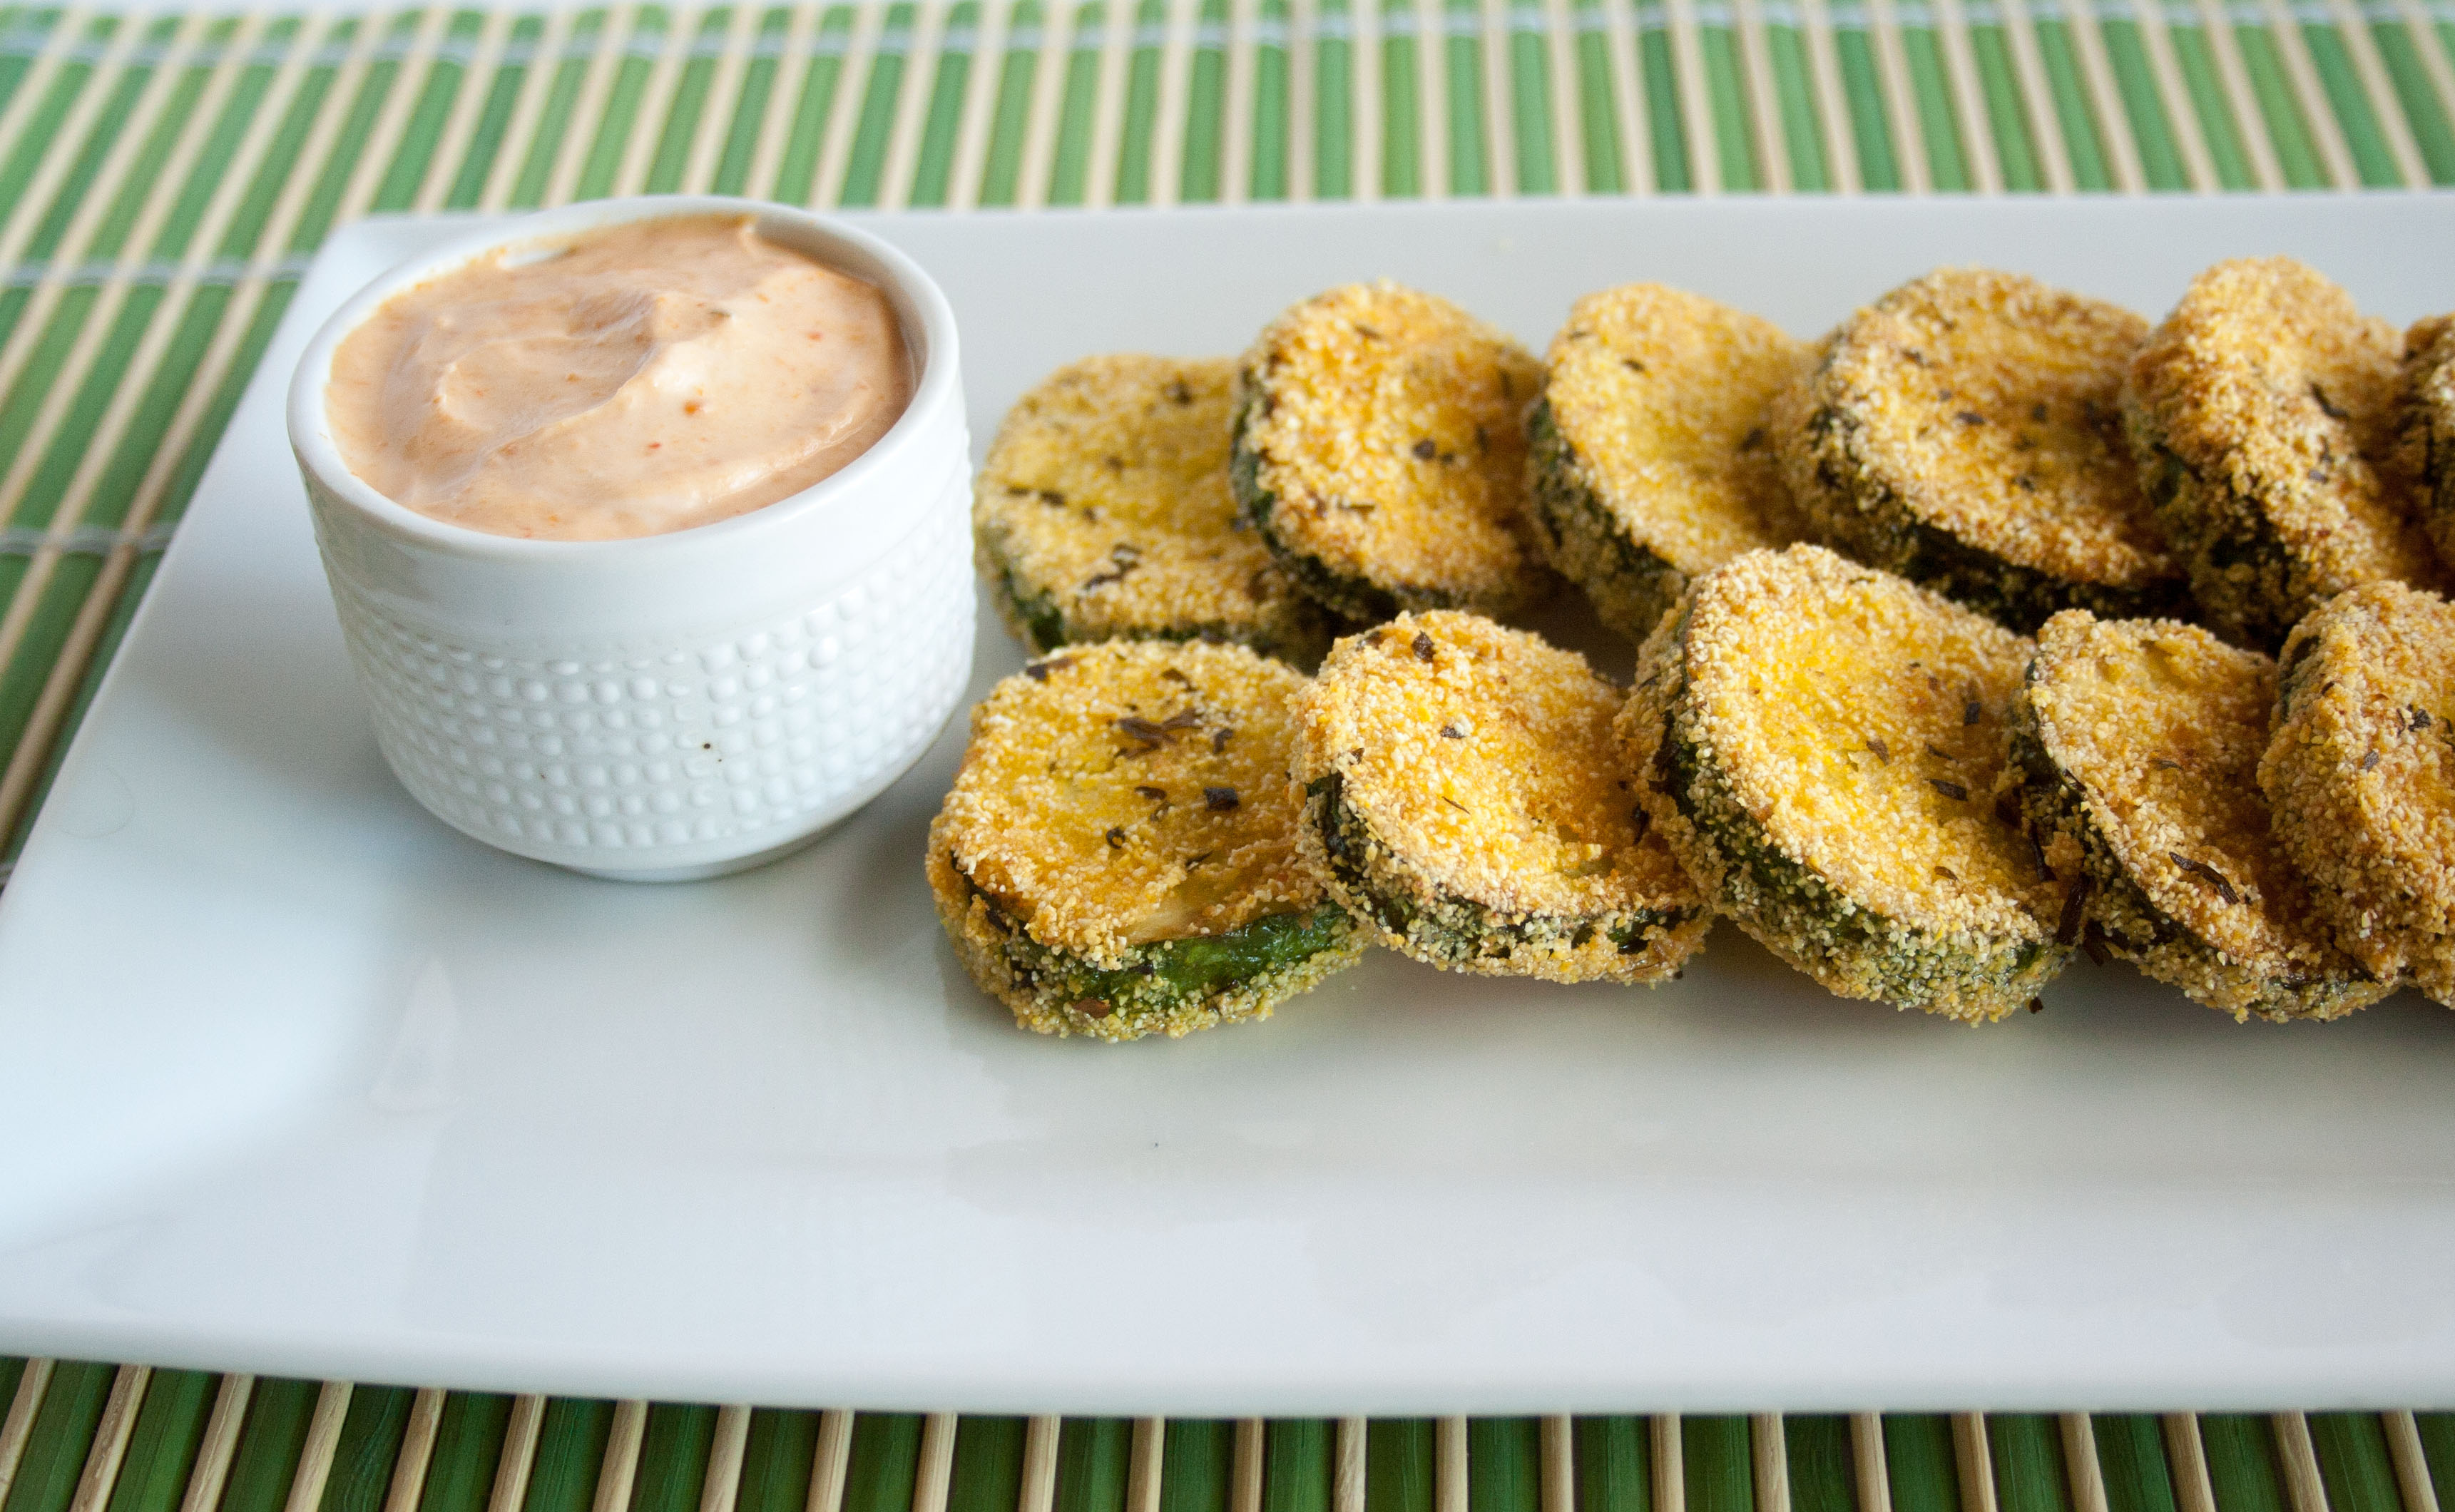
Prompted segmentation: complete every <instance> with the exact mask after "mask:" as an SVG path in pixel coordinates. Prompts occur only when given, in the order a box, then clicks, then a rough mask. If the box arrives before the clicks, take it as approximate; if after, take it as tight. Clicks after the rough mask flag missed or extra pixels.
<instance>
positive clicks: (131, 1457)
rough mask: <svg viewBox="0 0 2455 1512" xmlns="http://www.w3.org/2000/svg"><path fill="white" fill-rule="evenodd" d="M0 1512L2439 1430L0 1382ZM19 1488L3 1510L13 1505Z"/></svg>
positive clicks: (1159, 1502) (2260, 1482)
mask: <svg viewBox="0 0 2455 1512" xmlns="http://www.w3.org/2000/svg"><path fill="white" fill-rule="evenodd" d="M12 1393H13V1397H14V1401H13V1405H11V1406H10V1409H9V1411H8V1413H7V1416H6V1418H5V1419H0V1512H106V1509H107V1512H2288V1509H2289V1512H2437V1509H2438V1506H2439V1504H2440V1497H2441V1494H2442V1493H2445V1492H2449V1491H2455V1415H2447V1414H2424V1415H2421V1416H2419V1417H2416V1416H2415V1415H2414V1414H2411V1413H2407V1412H2390V1413H2312V1414H2309V1415H2307V1416H2305V1415H2303V1414H2301V1413H2295V1412H2286V1413H2277V1414H2275V1415H2273V1416H2253V1415H2235V1414H2229V1415H2222V1416H2220V1415H2216V1414H2207V1415H2196V1416H2195V1415H2193V1414H2189V1413H2181V1414H2174V1415H2169V1416H2165V1417H2162V1418H2159V1417H2154V1416H2127V1415H2126V1416H2116V1415H2111V1414H2100V1415H2097V1416H2094V1417H2092V1416H2090V1415H2088V1414H2085V1413H2078V1414H2066V1415H2061V1416H2047V1415H2036V1414H1996V1415H1991V1416H1988V1415H1979V1414H1955V1415H1949V1416H1939V1415H1883V1416H1878V1415H1877V1414H1874V1413H1866V1414H1859V1415H1856V1416H1851V1417H1790V1418H1784V1417H1781V1416H1779V1415H1760V1416H1755V1417H1687V1418H1679V1417H1654V1418H1638V1417H1613V1418H1574V1419H1572V1418H1483V1419H1472V1420H1470V1419H1465V1418H1445V1419H1411V1420H1373V1421H1367V1420H1365V1419H1362V1418H1349V1419H1343V1420H1337V1419H1333V1420H1319V1419H1310V1420H1288V1419H1279V1420H1273V1421H1263V1420H1260V1419H1248V1420H1244V1421H1188V1420H1182V1419H1180V1420H1161V1419H1155V1418H1145V1419H1123V1418H1073V1419H1064V1420H1061V1419H1057V1418H982V1417H964V1418H957V1417H955V1416H952V1415H932V1416H927V1417H923V1416H917V1415H908V1414H893V1413H866V1412H864V1413H853V1412H824V1413H821V1412H787V1411H774V1410H767V1409H753V1408H750V1407H746V1406H726V1407H715V1406H686V1405H671V1404H658V1405H650V1404H648V1403H644V1402H638V1401H622V1402H612V1401H575V1400H569V1399H561V1398H551V1399H549V1398H543V1397H502V1396H491V1395H485V1394H464V1393H459V1392H451V1393H446V1392H441V1391H433V1390H426V1391H414V1390H411V1389H408V1388H405V1387H396V1386H355V1387H354V1386H351V1385H349V1384H347V1383H342V1382H331V1381H328V1382H322V1383H318V1382H314V1381H277V1380H269V1379H268V1380H261V1381H259V1380H255V1379H254V1378H251V1377H247V1376H222V1377H218V1378H217V1377H213V1376H210V1375H204V1374H199V1373H196V1372H193V1371H170V1370H161V1371H149V1370H147V1369H146V1368H145V1367H143V1366H141V1365H120V1366H115V1367H114V1366H111V1365H97V1364H76V1363H69V1362H59V1363H54V1362H52V1361H32V1362H30V1363H28V1362H26V1361H15V1360H7V1359H0V1401H9V1400H10V1396H11V1394H12ZM12 1482H13V1483H12Z"/></svg>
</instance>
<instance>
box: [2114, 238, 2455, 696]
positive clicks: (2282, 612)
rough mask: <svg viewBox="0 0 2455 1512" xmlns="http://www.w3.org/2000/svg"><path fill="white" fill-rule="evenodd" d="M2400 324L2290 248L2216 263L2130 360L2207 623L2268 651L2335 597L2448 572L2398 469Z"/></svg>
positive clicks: (2157, 467) (2138, 433) (2147, 458)
mask: <svg viewBox="0 0 2455 1512" xmlns="http://www.w3.org/2000/svg"><path fill="white" fill-rule="evenodd" d="M2397 351H2398V343H2397V339H2396V333H2395V331H2394V328H2392V327H2391V326H2389V325H2388V324H2387V323H2386V322H2385V321H2383V320H2375V319H2371V318H2368V317H2366V316H2364V315H2363V314H2362V313H2361V312H2360V311H2359V310H2357V309H2355V308H2354V306H2353V301H2352V298H2351V296H2350V295H2348V294H2346V293H2345V292H2343V290H2342V289H2339V288H2337V287H2336V286H2335V285H2334V284H2332V283H2330V282H2328V281H2327V280H2326V279H2325V278H2324V277H2323V276H2321V275H2320V274H2319V273H2318V272H2314V271H2312V270H2311V269H2309V268H2307V267H2304V266H2303V264H2301V263H2298V262H2296V261H2294V260H2293V259H2292V258H2290V257H2264V258H2256V259H2245V260H2240V261H2235V262H2224V263H2219V264H2217V265H2216V266H2215V267H2214V268H2211V269H2209V270H2208V271H2207V272H2203V273H2201V274H2200V276H2199V277H2197V278H2195V279H2193V280H2192V281H2191V287H2190V289H2189V291H2188V292H2185V293H2184V294H2183V295H2182V300H2181V303H2180V304H2178V305H2176V306H2175V307H2174V312H2173V313H2172V314H2170V315H2167V316H2166V317H2165V323H2164V324H2163V325H2161V326H2159V327H2158V328H2157V330H2156V333H2155V334H2153V335H2152V336H2150V337H2149V339H2148V342H2147V344H2146V345H2145V346H2143V347H2142V348H2141V350H2140V353H2139V355H2138V356H2137V357H2136V358H2135V359H2133V362H2132V365H2131V377H2130V382H2129V384H2128V386H2127V388H2126V389H2125V391H2124V394H2123V409H2124V414H2125V418H2126V420H2127V423H2128V429H2129V432H2130V436H2131V447H2132V451H2133V453H2134V454H2135V455H2136V456H2137V457H2138V459H2139V464H2140V471H2141V480H2142V482H2143V483H2144V484H2145V485H2146V487H2147V489H2148V493H2149V495H2150V497H2152V498H2153V499H2154V500H2155V501H2156V507H2157V519H2158V523H2159V524H2160V525H2161V526H2162V527H2163V529H2164V532H2165V535H2166V538H2167V539H2168V540H2170V541H2171V542H2172V543H2173V548H2174V551H2175V554H2177V555H2178V556H2180V557H2181V560H2182V562H2183V564H2184V565H2185V567H2186V568H2187V569H2188V570H2189V573H2190V576H2191V588H2192V592H2193V594H2194V595H2195V596H2196V597H2197V598H2198V600H2199V606H2200V611H2201V615H2203V616H2204V618H2205V621H2206V623H2207V624H2208V625H2209V626H2210V628H2212V629H2214V630H2215V631H2216V632H2217V633H2218V634H2219V635H2223V636H2224V637H2225V638H2226V639H2227V640H2230V641H2232V642H2233V643H2234V644H2236V645H2240V646H2248V647H2251V648H2252V649H2254V650H2258V651H2270V652H2272V651H2274V650H2275V649H2276V648H2277V647H2278V646H2279V645H2281V644H2283V640H2284V636H2285V633H2286V632H2287V631H2289V630H2291V629H2292V628H2293V624H2294V622H2295V621H2296V620H2298V619H2300V618H2301V617H2302V616H2303V615H2306V614H2308V613H2309V612H2310V611H2311V610H2313V609H2315V608H2317V607H2318V606H2319V605H2320V604H2322V603H2324V602H2325V601H2326V600H2327V599H2328V597H2329V596H2330V595H2335V594H2339V593H2342V592H2343V591H2344V590H2345V589H2347V588H2351V587H2354V586H2356V585H2357V584H2361V583H2367V582H2377V581H2381V580H2384V579H2397V580H2401V581H2404V582H2410V583H2414V584H2417V585H2420V586H2425V587H2434V586H2436V583H2437V579H2438V565H2437V561H2436V559H2435V557H2434V556H2433V555H2432V554H2431V552H2430V549H2429V543H2428V541H2427V539H2426V538H2425V535H2424V533H2423V532H2422V530H2421V527H2420V525H2419V522H2418V521H2417V520H2415V519H2414V518H2413V517H2412V515H2411V514H2410V512H2409V509H2408V500H2407V499H2406V497H2405V494H2406V493H2407V492H2408V480H2406V479H2404V477H2403V475H2402V469H2401V468H2399V467H2397V466H2395V465H2394V464H2393V461H2392V457H2391V453H2392V451H2393V436H2392V432H2393V428H2394V421H2395V395H2396V390H2397V371H2396V357H2397Z"/></svg>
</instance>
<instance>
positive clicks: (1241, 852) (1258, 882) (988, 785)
mask: <svg viewBox="0 0 2455 1512" xmlns="http://www.w3.org/2000/svg"><path fill="white" fill-rule="evenodd" d="M1304 686H1305V679H1304V678H1303V676H1302V675H1299V674H1297V673H1295V672H1293V671H1290V670H1289V669H1288V668H1287V667H1286V666H1284V665H1282V664H1280V663H1278V662H1275V661H1271V660H1268V659H1267V658H1265V657H1262V656H1259V655H1255V654H1253V653H1252V652H1250V651H1248V650H1247V649H1246V648H1245V647H1242V646H1228V645H1219V646H1214V645H1205V644H1199V643H1196V644H1187V645H1172V644H1167V643H1164V642H1156V641H1109V642H1107V643H1105V644H1102V645H1095V646H1082V647H1075V648H1070V649H1068V650H1067V651H1066V652H1065V653H1064V654H1063V655H1056V656H1051V657H1049V658H1047V659H1045V660H1044V661H1040V662H1035V663H1034V664H1032V666H1030V667H1028V668H1026V669H1025V671H1024V672H1022V673H1018V674H1016V675H1013V676H1010V677H1007V678H1005V679H1004V681H1002V682H1000V683H999V684H998V685H997V686H996V688H994V689H992V690H991V691H990V693H989V696H987V697H986V698H984V699H983V700H982V701H981V703H980V705H979V706H978V707H977V708H975V709H974V710H973V711H972V735H971V743H970V745H968V746H967V747H966V748H965V749H964V760H963V764H962V766H961V767H960V768H959V769H958V770H957V771H956V774H955V783H954V787H953V788H952V789H951V790H950V791H949V792H948V793H947V795H946V801H945V804H944V807H943V810H942V811H941V813H940V815H939V818H938V823H937V825H936V826H935V827H934V828H933V829H932V831H931V840H930V850H931V854H932V855H933V856H935V855H938V854H940V853H947V852H950V853H951V854H952V858H953V864H954V866H955V867H956V868H957V869H958V870H959V871H960V872H961V873H962V874H963V875H964V877H967V878H969V881H970V884H971V885H972V886H973V887H975V888H977V889H979V890H980V891H981V892H983V893H984V894H986V895H987V896H988V897H992V898H994V899H995V900H996V901H997V903H998V905H999V906H1000V907H1001V908H1002V909H1003V910H1004V912H1005V913H1006V914H1007V915H1009V916H1011V917H1013V918H1015V919H1017V920H1019V921H1020V922H1021V923H1022V925H1023V927H1024V929H1025V932H1026V933H1027V934H1028V935H1029V936H1030V937H1031V938H1032V939H1034V940H1036V941H1038V942H1039V943H1040V944H1042V945H1045V946H1048V947H1051V948H1054V949H1058V950H1063V951H1066V952H1069V953H1071V954H1073V955H1076V956H1079V957H1081V958H1084V959H1085V960H1087V961H1089V962H1091V963H1093V964H1095V965H1100V966H1115V965H1118V964H1120V963H1122V962H1123V961H1124V960H1125V958H1126V952H1127V951H1128V950H1129V949H1131V948H1132V947H1134V946H1136V945H1141V944H1146V943H1149V942H1151V941H1154V940H1161V939H1174V938H1184V937H1195V936H1211V935H1221V934H1226V933H1228V931H1230V930H1235V929H1238V928H1241V927H1243V926H1245V925H1247V924H1249V923H1251V922H1252V921H1253V920H1255V919H1256V918H1259V917H1262V916H1264V915H1268V914H1276V913H1283V912H1287V911H1289V910H1300V909H1309V908H1311V907H1313V906H1314V905H1315V904H1317V903H1319V902H1320V901H1321V900H1322V898H1323V897H1324V894H1323V891H1322V884H1321V878H1320V877H1319V876H1318V875H1317V874H1316V873H1315V872H1314V871H1313V869H1312V868H1311V866H1310V865H1309V864H1308V863H1307V862H1306V861H1305V860H1304V858H1303V857H1302V856H1300V855H1299V854H1298V852H1297V848H1296V837H1295V827H1296V815H1297V801H1296V798H1295V797H1294V796H1292V795H1291V794H1290V792H1289V790H1288V772H1289V770H1290V769H1291V767H1292V766H1293V764H1294V757H1295V752H1296V739H1297V727H1296V722H1295V715H1294V710H1293V707H1292V700H1293V699H1294V697H1295V696H1296V694H1297V693H1298V692H1299V691H1301V690H1302V689H1303V687H1304Z"/></svg>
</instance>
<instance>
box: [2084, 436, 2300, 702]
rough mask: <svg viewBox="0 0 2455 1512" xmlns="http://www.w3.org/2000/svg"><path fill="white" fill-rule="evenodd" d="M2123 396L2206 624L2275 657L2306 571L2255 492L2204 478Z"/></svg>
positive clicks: (2151, 501) (2144, 470)
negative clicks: (2243, 490) (2262, 506)
mask: <svg viewBox="0 0 2455 1512" xmlns="http://www.w3.org/2000/svg"><path fill="white" fill-rule="evenodd" d="M2124 400H2125V402H2124V405H2123V431H2124V433H2125V434H2126V435H2127V436H2128V437H2129V439H2130V442H2131V454H2132V456H2133V457H2134V458H2135V459H2136V460H2137V461H2138V463H2139V465H2140V483H2141V488H2142V489H2143V490H2144V491H2145V492H2146V493H2147V494H2148V505H2149V508H2150V509H2151V510H2153V511H2154V512H2155V514H2156V516H2157V528H2158V529H2160V530H2161V531H2163V532H2164V533H2165V539H2166V541H2167V542H2168V544H2170V545H2171V546H2172V548H2173V551H2174V554H2175V555H2176V556H2178V557H2180V558H2181V561H2182V563H2183V565H2184V567H2185V568H2186V569H2187V570H2188V571H2189V573H2190V580H2191V582H2192V583H2193V584H2194V585H2196V588H2197V593H2196V595H2195V596H2196V598H2197V601H2198V605H2199V609H2200V612H2201V615H2202V616H2203V618H2204V620H2205V623H2206V624H2207V626H2208V628H2209V629H2211V630H2213V631H2215V632H2216V633H2217V634H2218V635H2222V636H2223V637H2224V638H2225V639H2227V640H2229V641H2231V642H2233V643H2234V644H2235V645H2237V646H2241V647H2243V648H2245V649H2247V650H2251V651H2261V652H2265V653H2267V654H2268V655H2275V654H2276V651H2277V648H2279V647H2281V646H2283V644H2284V637H2285V635H2286V634H2287V633H2288V632H2290V631H2291V630H2292V629H2293V626H2294V623H2295V622H2296V621H2297V620H2299V619H2300V618H2301V617H2302V615H2303V613H2304V612H2305V611H2306V610H2308V609H2310V608H2311V607H2313V585H2312V584H2311V583H2310V582H2309V580H2308V577H2309V575H2308V574H2307V573H2306V572H2305V571H2304V570H2303V568H2302V567H2301V565H2300V564H2299V563H2297V562H2296V561H2295V560H2294V557H2293V553H2292V551H2291V550H2290V548H2288V547H2287V546H2286V544H2285V541H2284V537H2283V535H2282V534H2279V533H2278V531H2277V529H2276V526H2275V525H2274V523H2273V522H2271V521H2270V520H2269V519H2268V517H2267V512H2266V511H2265V510H2263V509H2262V508H2260V505H2259V501H2258V499H2257V498H2256V497H2253V496H2250V495H2246V494H2240V493H2237V492H2236V491H2234V490H2233V489H2232V488H2229V487H2228V486H2226V485H2225V484H2224V483H2223V482H2222V480H2218V481H2211V480H2209V479H2207V478H2203V477H2201V475H2200V474H2199V471H2198V470H2197V469H2195V468H2193V467H2192V466H2191V464H2190V463H2189V462H2187V461H2185V460H2184V459H2183V457H2182V454H2181V453H2179V452H2177V451H2175V450H2174V448H2173V447H2171V446H2170V445H2168V444H2167V443H2166V438H2165V433H2164V430H2163V428H2162V427H2161V426H2160V425H2159V424H2158V423H2157V417H2156V416H2155V415H2154V414H2152V413H2149V411H2148V409H2147V407H2146V406H2144V405H2141V404H2139V403H2137V402H2135V401H2133V400H2132V398H2131V396H2130V395H2129V394H2127V393H2126V394H2125V396H2124ZM2321 596H2323V595H2321ZM2083 607H2085V606H2083ZM2108 617H2111V616H2108ZM2176 617H2188V616H2179V615H2178V616H2176Z"/></svg>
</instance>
